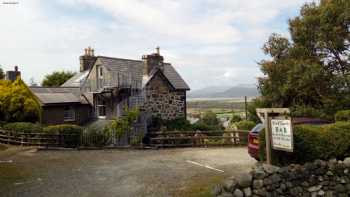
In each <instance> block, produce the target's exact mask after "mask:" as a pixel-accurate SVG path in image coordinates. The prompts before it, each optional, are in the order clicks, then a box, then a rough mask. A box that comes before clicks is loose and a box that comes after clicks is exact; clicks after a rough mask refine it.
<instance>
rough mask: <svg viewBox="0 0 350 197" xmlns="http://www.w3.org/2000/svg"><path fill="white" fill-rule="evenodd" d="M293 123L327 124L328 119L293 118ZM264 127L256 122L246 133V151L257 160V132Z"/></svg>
mask: <svg viewBox="0 0 350 197" xmlns="http://www.w3.org/2000/svg"><path fill="white" fill-rule="evenodd" d="M292 122H293V125H298V124H311V125H323V124H329V123H331V122H330V121H327V120H322V119H317V118H293V119H292ZM264 128H265V126H264V124H262V123H259V124H257V125H256V126H255V127H254V128H253V129H252V130H251V131H249V134H248V153H249V155H250V156H251V157H253V158H254V159H256V160H259V133H260V132H261V131H262V130H263V129H264Z"/></svg>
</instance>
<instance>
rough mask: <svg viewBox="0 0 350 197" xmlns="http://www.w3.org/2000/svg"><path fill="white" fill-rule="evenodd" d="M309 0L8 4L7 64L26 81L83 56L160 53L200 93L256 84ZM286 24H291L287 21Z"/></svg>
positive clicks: (2, 52) (3, 9)
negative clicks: (276, 37)
mask: <svg viewBox="0 0 350 197" xmlns="http://www.w3.org/2000/svg"><path fill="white" fill-rule="evenodd" d="M305 2H306V1H303V0H284V1H283V3H281V2H279V3H276V1H275V0H264V1H261V0H250V1H241V0H203V1H195V0H177V1H174V0H157V1H144V0H99V1H96V0H55V1H39V0H31V1H24V0H20V1H19V4H18V5H16V6H11V7H10V6H4V5H0V18H1V20H0V26H1V30H0V43H1V45H0V64H1V65H3V67H4V68H5V69H6V70H8V69H11V68H12V66H14V65H19V66H20V69H21V70H22V72H23V75H24V79H25V80H26V81H29V79H30V78H31V77H34V78H35V79H36V80H37V81H40V80H41V79H42V78H43V76H44V75H45V74H47V73H49V72H52V71H54V70H76V71H77V70H78V68H79V66H78V64H79V60H78V56H79V55H80V54H81V53H82V49H83V48H85V47H87V46H89V45H90V46H93V47H94V48H95V49H96V50H95V51H96V53H97V54H100V55H106V56H116V57H124V58H133V59H140V58H141V55H143V54H146V53H150V52H153V50H154V48H155V47H156V46H160V47H161V53H162V54H163V55H164V56H165V60H166V61H167V62H171V63H172V64H173V65H174V66H175V67H176V68H177V70H178V71H179V72H180V74H182V76H183V77H184V78H185V80H186V81H187V82H188V83H189V84H190V86H191V87H192V88H193V89H197V88H201V87H204V86H208V85H211V84H213V83H214V84H217V85H227V83H229V84H233V85H234V84H240V83H256V76H258V75H259V73H260V72H259V68H258V66H257V65H256V61H258V60H260V59H261V58H264V55H263V53H262V52H261V50H260V47H261V46H262V44H263V42H264V41H265V40H266V39H267V37H268V35H269V34H271V33H272V32H278V33H282V34H286V32H287V29H286V25H285V24H286V22H287V19H288V18H289V17H291V16H293V15H295V13H297V12H296V11H295V10H298V9H299V7H300V6H301V5H302V4H303V3H305ZM281 18H282V19H283V20H281Z"/></svg>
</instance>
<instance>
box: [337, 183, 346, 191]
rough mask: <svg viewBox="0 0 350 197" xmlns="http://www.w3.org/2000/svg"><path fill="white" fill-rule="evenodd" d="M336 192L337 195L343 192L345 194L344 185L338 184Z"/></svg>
mask: <svg viewBox="0 0 350 197" xmlns="http://www.w3.org/2000/svg"><path fill="white" fill-rule="evenodd" d="M334 189H335V191H336V192H337V193H342V192H345V190H346V189H345V187H344V186H343V185H342V184H337V185H336V186H335V187H334Z"/></svg>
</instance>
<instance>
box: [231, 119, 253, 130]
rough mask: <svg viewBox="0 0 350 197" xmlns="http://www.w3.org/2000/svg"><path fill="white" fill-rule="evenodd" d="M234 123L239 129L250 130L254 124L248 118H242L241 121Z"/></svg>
mask: <svg viewBox="0 0 350 197" xmlns="http://www.w3.org/2000/svg"><path fill="white" fill-rule="evenodd" d="M235 124H236V126H237V129H240V130H251V129H252V128H254V127H255V125H256V124H255V122H253V121H250V120H242V121H240V122H237V123H235Z"/></svg>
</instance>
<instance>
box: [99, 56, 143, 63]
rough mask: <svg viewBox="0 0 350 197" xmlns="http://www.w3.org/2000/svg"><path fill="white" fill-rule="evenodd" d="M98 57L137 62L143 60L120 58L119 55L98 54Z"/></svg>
mask: <svg viewBox="0 0 350 197" xmlns="http://www.w3.org/2000/svg"><path fill="white" fill-rule="evenodd" d="M97 58H107V59H115V60H127V61H135V62H143V61H142V60H133V59H127V58H119V57H108V56H101V55H99V56H97Z"/></svg>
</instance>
